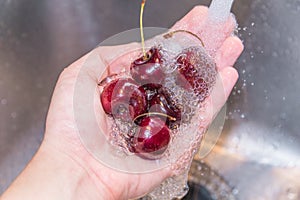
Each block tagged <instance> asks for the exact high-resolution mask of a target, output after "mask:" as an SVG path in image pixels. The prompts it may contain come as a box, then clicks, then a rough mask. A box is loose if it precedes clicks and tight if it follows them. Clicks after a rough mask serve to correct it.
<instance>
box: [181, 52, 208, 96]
mask: <svg viewBox="0 0 300 200" xmlns="http://www.w3.org/2000/svg"><path fill="white" fill-rule="evenodd" d="M196 51H197V50H195V48H188V49H186V50H184V51H183V52H182V53H181V54H180V55H179V56H178V57H177V60H176V62H177V66H178V67H177V70H178V72H179V73H178V74H177V77H176V84H178V85H180V86H181V87H183V88H185V89H191V90H193V91H194V92H195V94H196V95H198V96H201V97H206V96H207V95H208V91H209V86H208V84H207V83H206V81H205V80H204V77H205V76H207V75H205V74H202V73H203V72H202V71H207V73H209V71H208V70H202V71H200V70H199V69H198V68H199V63H200V60H199V59H201V58H199V56H198V55H197V53H196ZM200 67H206V66H200ZM212 71H213V70H212ZM202 100H203V99H202Z"/></svg>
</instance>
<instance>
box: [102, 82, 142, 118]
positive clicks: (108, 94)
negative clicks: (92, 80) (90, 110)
mask: <svg viewBox="0 0 300 200" xmlns="http://www.w3.org/2000/svg"><path fill="white" fill-rule="evenodd" d="M101 103H102V106H103V109H104V111H105V113H107V114H109V115H112V116H113V117H114V118H118V119H122V120H124V121H130V120H133V119H134V118H135V117H137V116H138V115H140V114H142V113H144V112H145V111H146V109H147V102H146V93H145V90H144V89H143V88H142V87H139V86H138V84H137V83H136V82H135V81H134V80H132V79H131V78H120V79H116V80H114V81H111V82H110V83H109V84H108V85H106V86H105V87H104V89H103V91H102V93H101Z"/></svg>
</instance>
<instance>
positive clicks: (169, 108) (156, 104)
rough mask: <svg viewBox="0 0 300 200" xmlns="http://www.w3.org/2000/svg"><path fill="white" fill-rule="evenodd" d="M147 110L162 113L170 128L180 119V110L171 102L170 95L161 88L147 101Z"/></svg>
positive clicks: (177, 123)
mask: <svg viewBox="0 0 300 200" xmlns="http://www.w3.org/2000/svg"><path fill="white" fill-rule="evenodd" d="M148 107H149V108H148V109H149V112H150V113H151V112H153V113H162V114H164V115H165V116H164V115H161V117H163V119H164V120H166V124H167V125H168V126H169V127H170V128H175V127H176V126H175V125H177V126H178V125H179V123H180V121H181V110H180V109H179V108H177V107H176V106H175V105H174V104H173V103H172V102H171V99H170V97H169V96H168V95H167V93H165V92H164V91H163V90H162V91H160V93H158V94H156V95H154V96H153V97H152V99H151V100H150V102H148Z"/></svg>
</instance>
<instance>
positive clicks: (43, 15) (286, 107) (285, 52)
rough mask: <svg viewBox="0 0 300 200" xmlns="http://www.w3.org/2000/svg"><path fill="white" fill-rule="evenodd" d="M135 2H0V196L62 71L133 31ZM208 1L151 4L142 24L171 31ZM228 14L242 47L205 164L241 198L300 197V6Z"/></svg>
mask: <svg viewBox="0 0 300 200" xmlns="http://www.w3.org/2000/svg"><path fill="white" fill-rule="evenodd" d="M139 3H140V2H139V1H131V0H88V1H77V0H75V1H74V0H72V1H71V0H62V1H61V0H42V1H35V0H23V1H18V0H2V1H0V193H2V192H3V191H4V190H5V189H6V188H7V187H8V185H9V184H10V183H11V182H12V180H13V179H14V178H15V177H16V176H17V175H18V173H19V172H20V171H21V170H22V169H23V168H24V166H25V165H26V164H27V163H28V161H29V160H30V159H31V157H32V156H33V154H34V153H35V151H36V150H37V148H38V146H39V144H40V142H41V140H42V137H43V129H44V123H45V116H46V112H47V108H48V105H49V101H50V97H51V93H52V90H53V87H54V85H55V81H56V79H57V77H58V75H59V72H60V71H61V70H62V69H63V68H64V67H65V66H67V65H68V64H69V63H71V62H72V61H74V60H75V59H76V58H78V57H80V56H81V55H83V54H84V53H85V52H87V51H89V50H90V49H92V48H93V47H95V46H96V45H97V44H98V43H100V42H101V41H103V40H104V39H105V38H107V37H108V36H111V35H113V34H116V33H119V32H121V31H125V30H128V29H131V28H136V27H138V15H139ZM208 3H209V1H200V0H199V1H196V0H186V1H180V2H175V1H171V0H163V1H159V2H158V1H155V2H152V3H151V2H150V3H148V5H147V8H146V11H145V16H144V18H145V22H144V25H145V26H156V27H170V26H171V25H172V24H173V23H174V22H175V21H176V20H178V19H180V18H181V17H182V16H183V15H184V14H185V13H186V12H188V10H190V9H191V8H192V7H193V6H194V5H196V4H206V5H208ZM166 10H168V12H166ZM233 12H234V13H235V14H236V16H237V20H238V22H239V24H240V27H241V30H240V31H239V34H241V37H242V39H243V40H244V44H245V47H246V48H245V51H244V53H243V55H242V56H241V58H240V59H239V61H238V63H237V64H236V66H237V68H238V69H239V72H240V80H239V83H238V84H237V87H236V89H235V91H234V93H233V94H232V96H231V97H230V100H229V104H228V105H229V109H228V120H227V121H226V128H225V130H224V133H223V134H222V136H221V140H220V142H219V143H218V146H216V148H215V149H214V151H213V152H212V153H211V154H210V155H209V156H208V157H207V159H206V161H207V162H208V163H209V164H210V165H211V166H212V167H213V168H214V169H215V170H217V171H218V172H219V174H221V175H223V176H224V178H225V179H226V181H227V182H228V183H229V184H230V185H231V186H233V187H235V188H236V190H235V193H236V195H237V197H238V198H239V199H299V198H300V183H299V182H298V181H299V180H300V175H299V172H298V171H300V169H299V168H298V167H299V165H298V164H299V160H300V159H299V155H300V145H299V144H300V133H299V131H298V128H299V123H298V121H299V119H300V101H299V97H300V94H299V92H298V91H299V90H300V82H298V75H299V63H300V62H299V61H300V60H299V59H300V53H299V52H300V51H299V50H298V48H299V47H300V35H299V31H300V22H299V18H300V1H299V0H286V1H281V0H264V1H262V0H253V1H249V0H236V1H235V3H234V8H233ZM245 27H247V28H245Z"/></svg>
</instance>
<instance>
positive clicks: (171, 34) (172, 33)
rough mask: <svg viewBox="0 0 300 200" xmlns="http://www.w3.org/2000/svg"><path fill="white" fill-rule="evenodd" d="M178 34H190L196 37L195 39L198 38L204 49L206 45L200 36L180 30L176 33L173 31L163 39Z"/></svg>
mask: <svg viewBox="0 0 300 200" xmlns="http://www.w3.org/2000/svg"><path fill="white" fill-rule="evenodd" d="M176 33H188V34H190V35H192V36H194V37H195V38H197V39H198V40H199V41H200V42H201V45H202V46H203V47H204V43H203V41H202V39H201V38H200V37H199V36H198V35H196V34H195V33H192V32H191V31H187V30H181V29H180V30H175V31H172V32H169V33H167V34H165V35H164V36H163V37H164V38H171V37H172V36H173V35H174V34H176Z"/></svg>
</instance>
